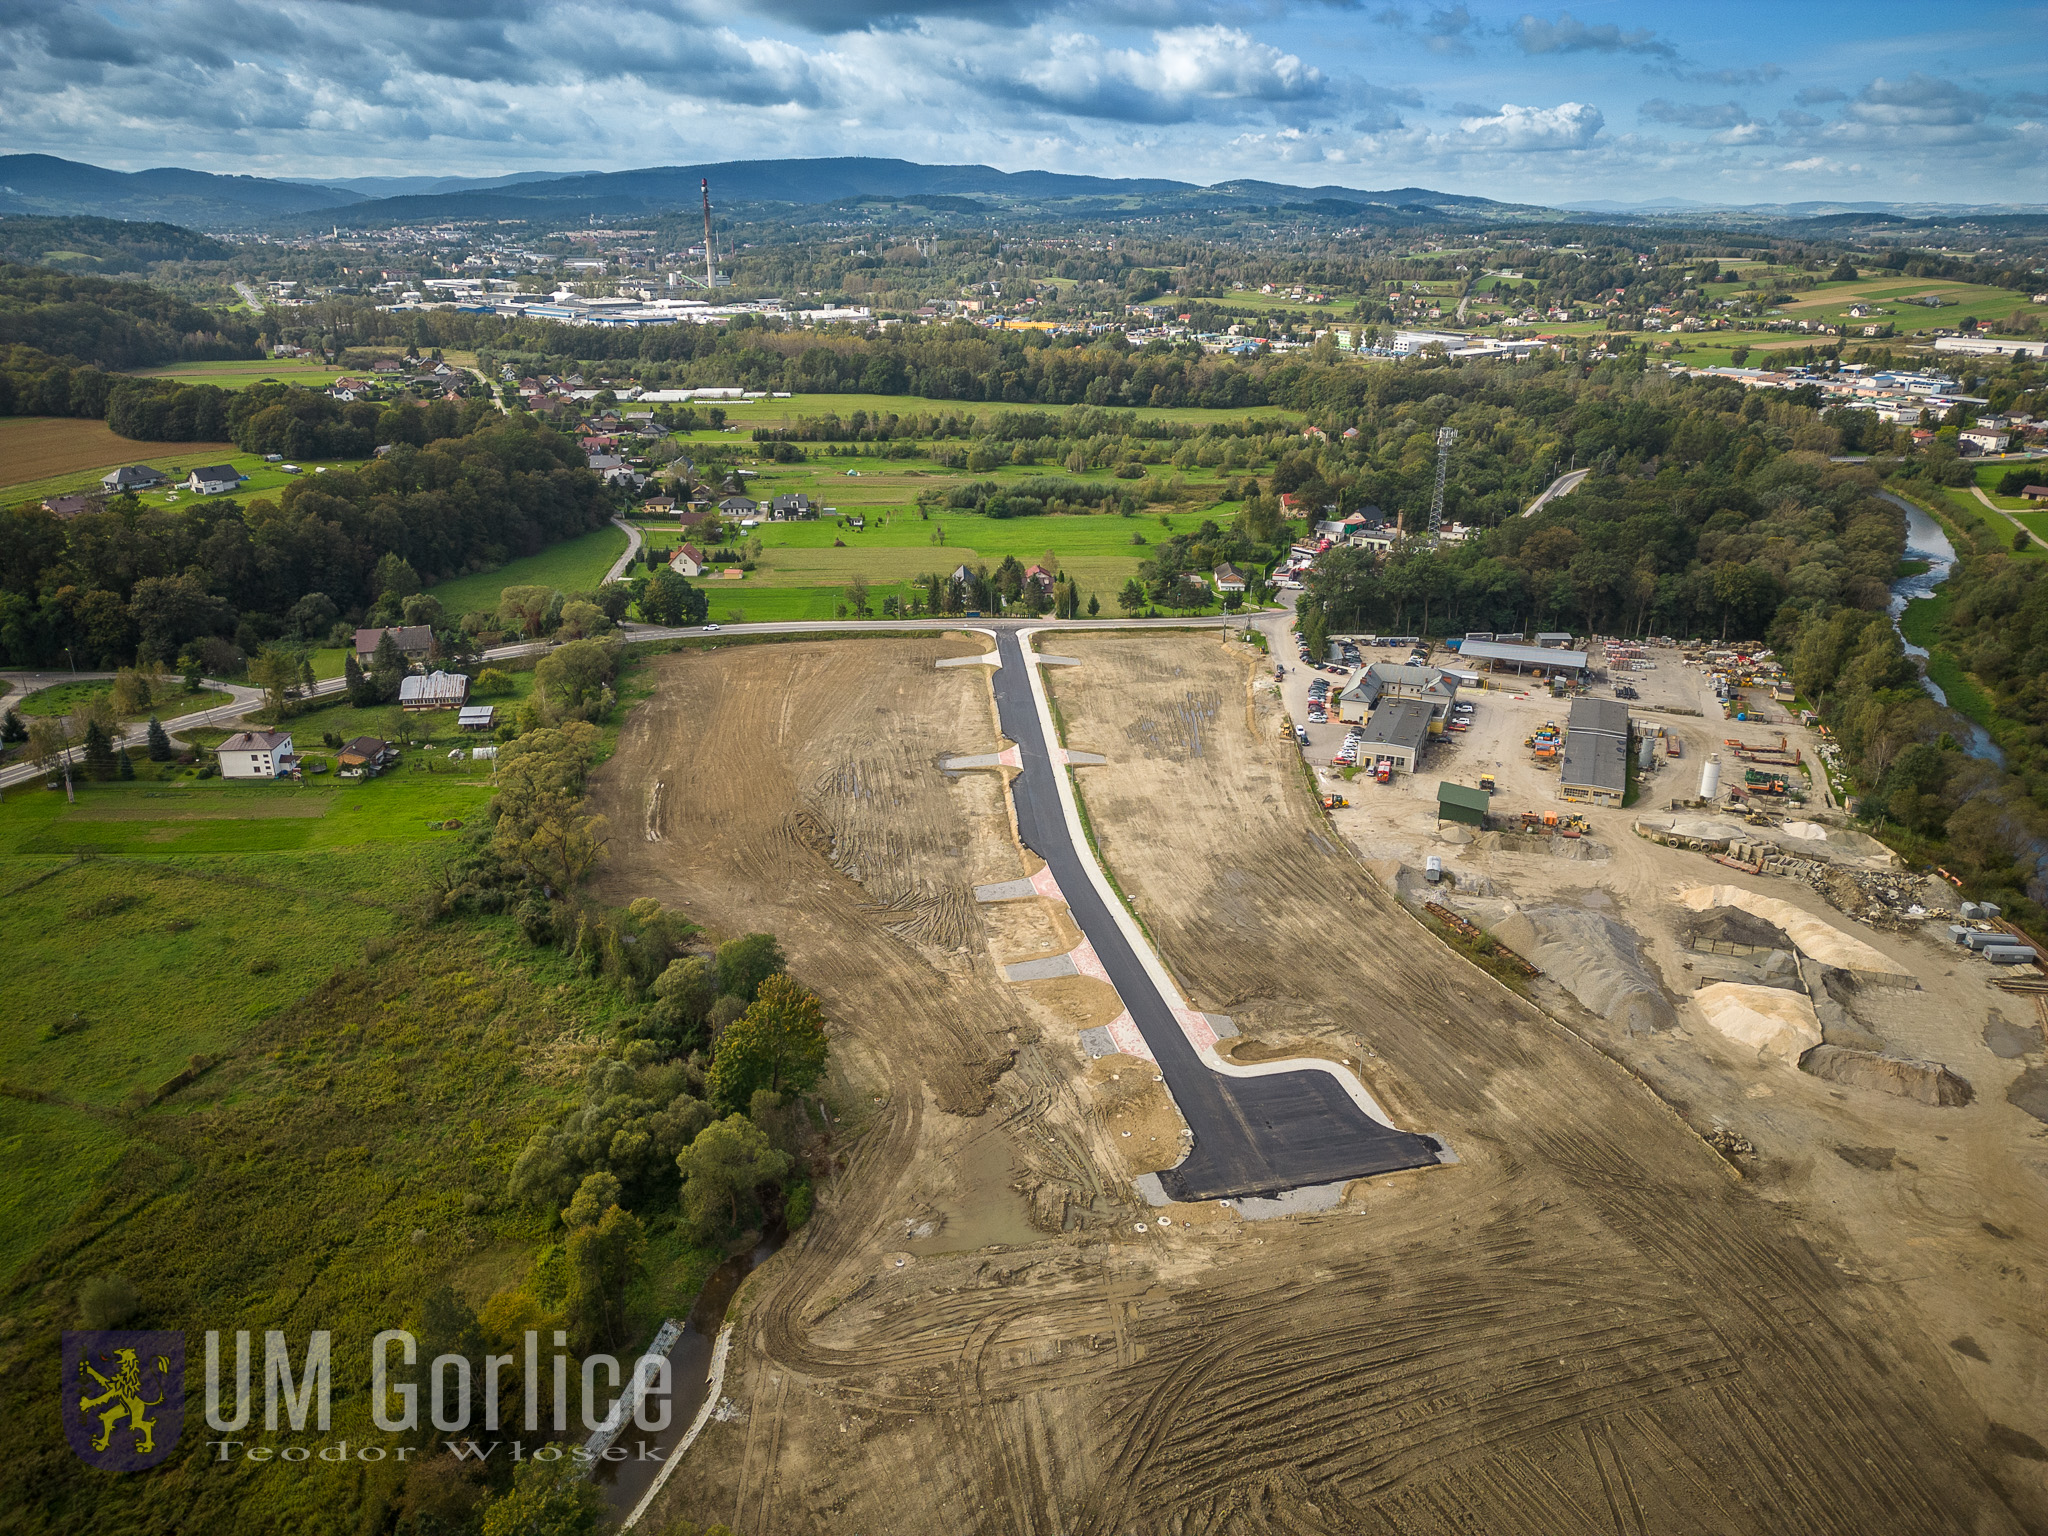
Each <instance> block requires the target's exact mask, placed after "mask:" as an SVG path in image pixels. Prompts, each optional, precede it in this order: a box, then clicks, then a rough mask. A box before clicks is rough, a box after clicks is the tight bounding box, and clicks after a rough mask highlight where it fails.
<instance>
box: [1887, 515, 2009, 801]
mask: <svg viewBox="0 0 2048 1536" xmlns="http://www.w3.org/2000/svg"><path fill="white" fill-rule="evenodd" d="M1878 494H1879V495H1880V496H1882V497H1883V498H1884V499H1885V500H1886V501H1889V502H1890V503H1891V504H1892V505H1893V506H1895V507H1897V508H1899V509H1900V510H1901V511H1903V512H1904V513H1905V514H1906V554H1905V558H1904V560H1903V561H1901V564H1900V568H1901V571H1902V572H1903V574H1902V575H1901V576H1900V577H1899V579H1898V580H1897V581H1895V582H1893V583H1892V601H1891V614H1892V625H1893V627H1894V628H1895V629H1897V630H1898V632H1899V639H1900V640H1901V641H1902V642H1903V643H1904V645H1905V648H1906V654H1907V655H1908V656H1911V657H1914V658H1916V659H1917V660H1919V661H1920V662H1921V663H1922V664H1923V667H1924V670H1923V671H1922V673H1921V677H1920V686H1921V687H1923V688H1925V689H1926V690H1927V692H1928V695H1929V696H1930V697H1931V698H1932V699H1933V700H1934V701H1935V702H1936V703H1937V704H1943V705H1946V706H1947V707H1948V708H1950V709H1953V710H1954V711H1955V712H1956V713H1957V714H1959V715H1961V716H1962V717H1963V718H1964V719H1965V720H1966V721H1968V722H1969V732H1968V735H1969V745H1968V747H1967V748H1966V750H1967V751H1968V752H1969V754H1970V755H1971V756H1972V757H1979V758H1983V759H1985V760H1986V761H1987V762H1994V763H1997V764H1998V765H1999V766H2000V767H2003V766H2004V765H2005V753H2004V752H2003V751H2001V750H2000V749H1999V746H1998V743H1997V742H1996V740H1995V739H1994V738H1993V735H1992V732H1993V729H1994V727H1995V726H1997V725H1999V724H2002V723H2004V722H2002V721H2001V720H2000V717H1999V715H1998V712H1997V710H1996V709H1995V708H1994V707H1993V705H1992V702H1991V696H1990V694H1988V693H1987V692H1985V690H1984V689H1983V688H1982V687H1980V686H1979V685H1978V684H1977V682H1976V681H1975V680H1974V679H1973V678H1971V677H1970V675H1969V673H1967V672H1966V671H1964V669H1963V664H1962V662H1961V661H1960V660H1959V659H1958V658H1957V657H1956V655H1955V653H1954V652H1952V651H1950V650H1949V649H1948V648H1947V647H1946V646H1944V645H1942V643H1941V621H1942V619H1943V617H1944V616H1945V615H1946V613H1947V609H1948V603H1949V595H1948V594H1947V593H1946V592H1943V591H1941V590H1939V589H1940V588H1941V586H1942V585H1943V583H1945V582H1946V581H1947V580H1948V578H1949V573H1950V572H1951V571H1952V570H1953V569H1954V568H1955V563H1956V550H1955V545H1954V544H1953V543H1952V542H1951V541H1950V539H1949V533H1948V529H1947V528H1946V527H1945V526H1944V525H1943V523H1942V521H1941V520H1940V519H1939V518H1938V517H1937V516H1936V515H1935V514H1934V513H1933V512H1931V511H1929V510H1928V509H1927V508H1926V507H1923V506H1921V505H1920V504H1919V503H1918V502H1913V501H1908V500H1907V499H1906V498H1904V497H1903V496H1898V495H1895V494H1894V493H1892V492H1890V491H1880V492H1879V493H1878ZM1908 567H1911V569H1908Z"/></svg>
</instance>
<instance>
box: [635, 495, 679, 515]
mask: <svg viewBox="0 0 2048 1536" xmlns="http://www.w3.org/2000/svg"><path fill="white" fill-rule="evenodd" d="M675 509H676V499H675V497H673V496H650V497H648V498H647V499H646V500H645V501H643V502H641V503H640V510H641V511H642V512H645V513H647V514H648V515H649V516H651V517H667V516H668V515H669V514H670V513H672V512H674V511H675Z"/></svg>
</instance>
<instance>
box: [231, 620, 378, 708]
mask: <svg viewBox="0 0 2048 1536" xmlns="http://www.w3.org/2000/svg"><path fill="white" fill-rule="evenodd" d="M384 638H385V639H387V640H388V639H390V638H391V637H390V636H389V635H388V634H387V635H386V636H385V637H384ZM379 649H380V650H381V647H380V648H379ZM249 681H250V682H252V683H254V684H255V685H256V686H257V687H258V688H261V689H262V690H263V707H264V708H265V709H266V710H268V711H269V712H270V719H271V722H272V723H273V724H275V723H277V722H279V721H282V720H283V719H284V718H285V717H286V716H287V715H289V714H290V713H291V704H292V699H291V696H292V693H293V691H294V690H296V689H297V688H298V687H299V657H298V655H297V653H295V652H292V651H288V650H286V649H285V648H284V647H282V646H277V645H266V646H265V647H264V648H263V649H262V650H261V651H259V652H257V654H256V656H255V658H254V659H253V660H251V661H250V663H249Z"/></svg>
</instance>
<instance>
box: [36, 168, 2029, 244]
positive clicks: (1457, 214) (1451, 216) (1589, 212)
mask: <svg viewBox="0 0 2048 1536" xmlns="http://www.w3.org/2000/svg"><path fill="white" fill-rule="evenodd" d="M701 180H709V181H710V183H711V195H712V199H713V201H714V202H715V203H717V204H719V205H721V206H731V205H735V204H749V203H783V204H798V205H810V206H818V205H828V204H833V203H844V204H854V203H861V202H869V203H872V202H897V203H906V204H910V205H913V206H922V207H926V208H929V209H931V210H932V211H934V212H941V211H943V212H950V213H974V212H976V211H978V210H979V209H982V208H986V209H987V210H988V211H989V212H991V213H1003V214H1009V215H1014V214H1017V213H1019V212H1026V211H1038V212H1042V213H1045V214H1049V215H1053V216H1058V215H1060V214H1063V213H1064V214H1089V213H1098V212H1099V213H1103V214H1112V213H1131V212H1135V211H1139V210H1155V209H1156V210H1158V211H1162V212H1163V211H1177V212H1200V211H1205V210H1207V211H1218V212H1230V211H1237V212H1250V211H1256V210H1265V209H1277V210H1280V211H1283V212H1288V213H1309V214H1316V215H1321V216H1323V217H1328V218H1334V219H1340V220H1351V219H1356V220H1358V221H1360V222H1366V221H1370V222H1372V223H1374V224H1380V225H1387V224H1409V225H1412V224H1420V223H1443V222H1471V221H1484V222H1488V223H1493V222H1500V223H1508V222H1525V221H1532V220H1535V221H1550V222H1557V221H1560V220H1569V219H1570V218H1571V217H1572V216H1573V215H1580V216H1591V219H1592V220H1593V221H1595V222H1615V221H1620V222H1626V223H1630V224H1638V225H1640V224H1644V223H1650V222H1655V223H1659V224H1665V225H1668V224H1670V223H1672V222H1674V221H1682V222H1684V223H1687V224H1698V225H1703V226H1714V225H1721V226H1727V225H1739V224H1747V225H1755V224H1785V223H1808V222H1810V221H1820V222H1822V223H1823V224H1824V225H1826V226H1827V227H1830V228H1831V229H1839V230H1846V229H1849V228H1852V227H1857V226H1861V225H1864V224H1897V223H1902V222H1906V223H1919V222H1922V221H1927V220H1939V221H1944V222H1953V221H1957V220H1966V221H1975V222H2003V223H2012V222H2014V221H2017V222H2018V223H2020V224H2023V225H2025V226H2028V227H2031V226H2032V225H2033V224H2034V223H2035V222H2037V221H2038V220H2039V219H2040V217H2041V216H2042V215H2043V213H2044V212H2048V210H2043V209H2040V208H2030V207H2021V206H2006V207H1997V208H1975V207H1959V206H1956V205H1952V204H1931V203H1880V202H1825V201H1822V202H1803V203H1759V204H1750V205H1729V204H1714V203H1703V202H1697V201H1693V200H1689V199H1686V198H1678V197H1663V198H1657V199H1654V200H1652V201H1648V202H1638V203H1624V202H1615V201H1612V200H1608V199H1598V200H1592V201H1587V202H1580V203H1574V204H1570V205H1567V206H1565V207H1564V208H1562V209H1558V208H1547V207H1544V206H1543V205H1540V204H1533V203H1503V202H1496V201H1494V200H1492V199H1490V198H1484V197H1469V196H1464V195H1461V194H1458V193H1452V192H1436V191H1432V190H1430V189H1429V188H1427V187H1395V188H1391V189H1388V190H1384V191H1377V192H1373V191H1363V190H1360V189H1358V188H1355V187H1339V186H1319V187H1295V186H1288V185H1286V184H1284V183H1281V182H1272V181H1249V180H1244V181H1226V182H1221V183H1218V184H1217V185H1215V186H1207V187H1205V186H1201V185H1199V184H1197V183H1195V182H1188V181H1171V180H1164V179H1160V178H1150V177H1110V176H1073V175H1066V174H1063V173H1060V172H1056V171H999V170H995V169H994V168H992V167H990V166H986V165H918V164H915V163H913V162H911V161H908V160H882V159H870V158H864V157H845V158H837V159H819V160H726V161H720V162H718V163H716V164H711V165H671V166H653V167H648V168H645V169H642V170H632V171H573V172H554V171H517V172H513V173H511V174H509V175H504V176H486V177H466V176H439V177H437V176H351V177H341V178H330V179H325V180H316V179H313V178H304V179H288V180H271V179H267V178H264V177H260V176H219V175H214V174H212V173H211V172H207V171H188V170H182V169H179V168H176V167H164V168H161V169H157V170H149V171H132V172H131V171H109V170H104V169H102V168H101V167H99V166H96V165H83V164H80V163H78V162H77V161H72V160H60V159H57V158H56V157H55V156H51V155H5V156H0V216H4V215H10V214H11V215H22V214H32V215H44V216H59V217H62V216H71V215H91V216H97V217H102V218H113V219H131V220H161V221H164V222H168V223H173V224H179V225H184V226H187V227H189V228H194V229H200V230H214V231H224V230H236V229H286V228H298V229H307V228H313V227H317V226H320V225H325V224H334V225H343V226H346V227H349V228H356V229H363V228H377V227H380V226H389V225H392V224H403V223H414V222H426V221H430V220H431V221H438V220H443V219H534V220H542V221H552V220H563V221H569V220H574V219H580V218H588V217H608V218H609V217H619V216H621V215H623V216H626V217H634V218H637V217H653V216H655V215H658V214H663V213H672V212H676V211H682V210H688V209H692V208H694V207H695V206H696V204H697V200H698V185H699V182H700V181H701Z"/></svg>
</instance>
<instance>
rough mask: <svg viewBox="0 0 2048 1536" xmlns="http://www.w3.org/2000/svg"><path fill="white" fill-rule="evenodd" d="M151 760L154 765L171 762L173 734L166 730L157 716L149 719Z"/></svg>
mask: <svg viewBox="0 0 2048 1536" xmlns="http://www.w3.org/2000/svg"><path fill="white" fill-rule="evenodd" d="M149 760H150V761H151V762H152V763H168V762H169V761H170V760H171V733H170V732H169V731H167V730H165V729H164V723H163V721H161V720H159V719H157V717H156V716H155V715H151V716H150V717H149Z"/></svg>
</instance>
